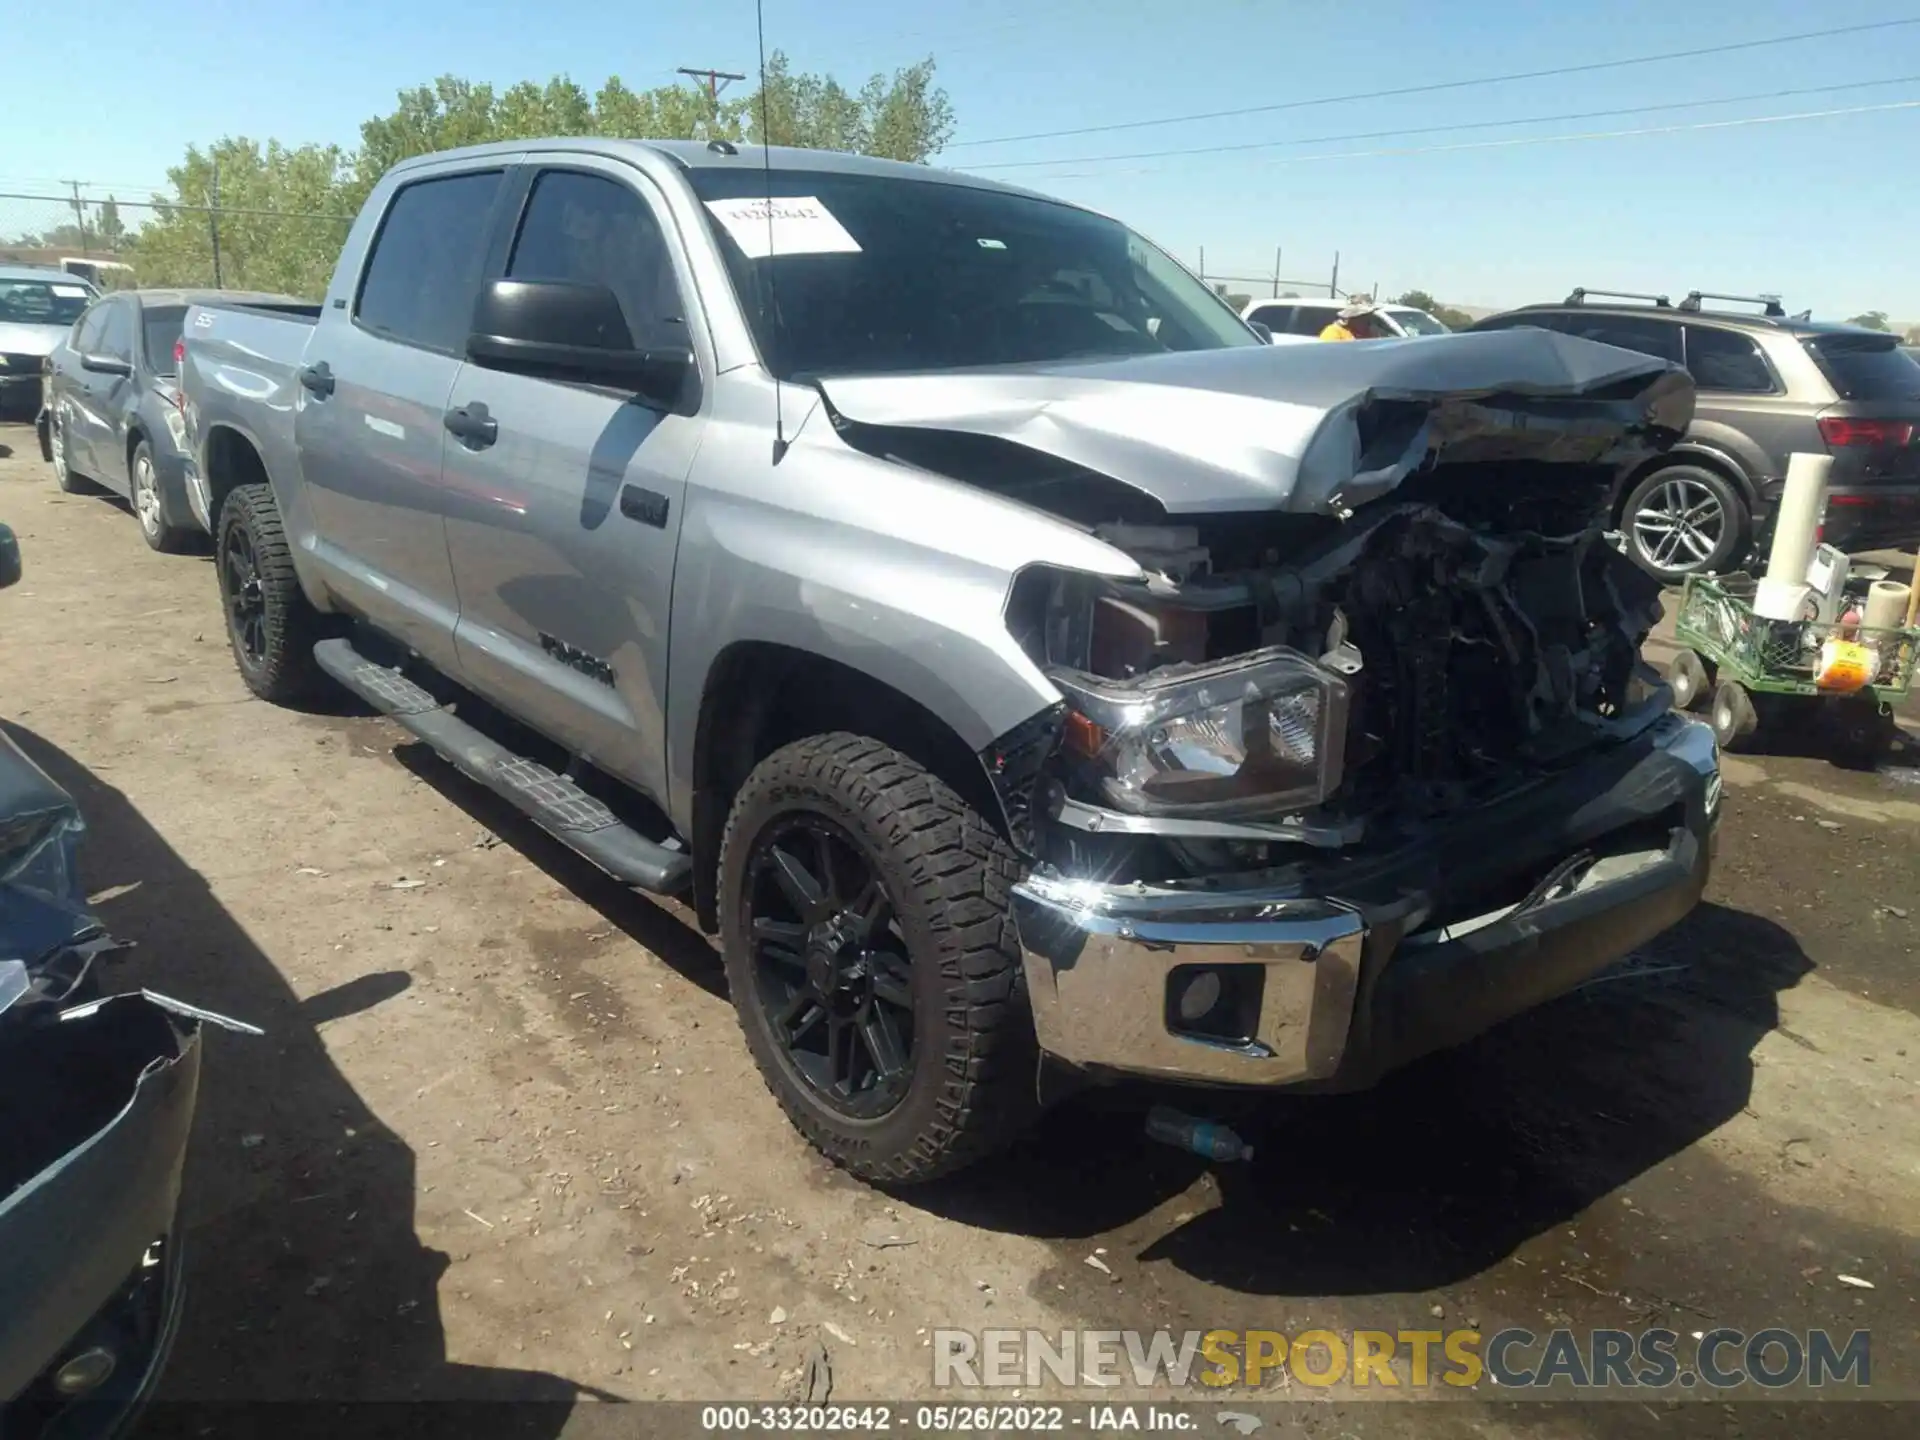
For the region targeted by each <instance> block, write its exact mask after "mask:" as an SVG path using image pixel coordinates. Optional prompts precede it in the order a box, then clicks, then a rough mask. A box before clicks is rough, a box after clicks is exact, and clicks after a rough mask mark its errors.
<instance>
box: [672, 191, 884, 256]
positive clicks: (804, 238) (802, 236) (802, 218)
mask: <svg viewBox="0 0 1920 1440" xmlns="http://www.w3.org/2000/svg"><path fill="white" fill-rule="evenodd" d="M707 209H709V210H711V211H712V212H713V218H714V219H716V220H718V221H719V222H720V223H721V224H722V225H724V226H726V227H727V234H729V235H731V236H732V237H733V240H734V243H735V244H736V245H738V246H739V247H740V249H741V250H742V251H743V252H744V253H745V254H746V257H747V258H748V259H749V260H764V259H765V258H766V257H767V256H769V255H843V254H857V253H858V252H859V249H860V242H859V241H857V240H855V239H854V238H853V236H851V235H849V234H848V233H847V227H846V226H844V225H842V224H841V223H840V221H839V219H838V218H837V217H836V216H835V215H834V213H833V212H832V211H831V210H829V209H827V207H826V206H825V205H822V204H821V203H820V202H819V201H818V200H817V199H815V198H814V197H813V196H811V195H776V196H774V197H773V199H772V200H709V201H707Z"/></svg>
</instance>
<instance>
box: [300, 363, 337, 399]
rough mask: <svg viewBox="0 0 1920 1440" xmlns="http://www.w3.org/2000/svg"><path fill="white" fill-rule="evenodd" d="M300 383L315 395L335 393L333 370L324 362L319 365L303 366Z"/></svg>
mask: <svg viewBox="0 0 1920 1440" xmlns="http://www.w3.org/2000/svg"><path fill="white" fill-rule="evenodd" d="M300 383H301V384H302V385H304V386H305V387H306V388H307V390H308V391H309V393H311V394H314V395H331V394H332V393H333V369H332V367H331V366H329V365H328V364H327V362H326V361H324V360H322V361H321V362H320V363H319V364H317V365H307V366H303V367H302V368H301V371H300Z"/></svg>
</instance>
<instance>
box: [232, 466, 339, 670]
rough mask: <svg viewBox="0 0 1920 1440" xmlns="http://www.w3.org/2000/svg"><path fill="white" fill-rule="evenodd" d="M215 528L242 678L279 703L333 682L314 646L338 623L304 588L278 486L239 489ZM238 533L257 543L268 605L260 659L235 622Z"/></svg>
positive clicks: (256, 559)
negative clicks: (233, 572) (233, 555)
mask: <svg viewBox="0 0 1920 1440" xmlns="http://www.w3.org/2000/svg"><path fill="white" fill-rule="evenodd" d="M215 530H216V534H217V535H218V539H217V541H216V543H215V552H214V570H215V572H216V573H217V574H218V576H219V578H220V605H221V609H222V611H223V613H224V616H225V620H226V626H227V641H228V643H229V644H230V645H231V646H232V649H233V660H234V664H235V665H237V666H238V667H239V669H240V678H241V679H242V680H244V681H246V682H247V688H248V689H249V690H251V691H252V692H253V693H254V694H255V695H258V696H259V697H260V698H261V699H262V700H267V701H271V702H272V703H273V704H276V705H286V704H291V703H294V702H296V701H299V700H303V699H307V698H309V697H311V696H313V695H315V694H317V693H319V692H320V691H321V690H322V689H324V688H325V686H326V684H327V683H328V682H327V677H326V673H325V672H324V671H323V670H321V668H320V666H319V663H318V662H317V661H315V659H314V658H313V647H314V644H315V643H316V642H317V641H320V640H323V639H325V638H327V636H328V635H329V634H331V633H332V627H331V626H330V625H329V624H328V623H327V617H326V616H324V615H322V614H321V613H320V612H319V611H318V610H315V609H314V608H313V605H312V604H311V602H309V601H308V599H307V597H306V595H305V594H304V593H303V592H302V591H301V589H300V580H299V577H298V576H297V575H295V574H294V570H293V554H292V549H291V547H290V546H289V545H288V544H287V537H286V531H285V530H284V529H283V528H282V526H281V524H280V507H279V506H278V505H276V504H275V503H274V499H273V490H272V488H271V487H269V486H267V485H264V484H254V485H241V486H239V487H237V488H236V489H234V490H233V492H232V493H231V494H229V495H228V496H227V498H226V502H225V503H224V504H223V505H222V506H221V507H220V515H219V518H218V520H217V521H216V522H215ZM237 535H244V536H245V537H246V539H247V541H248V542H249V543H250V545H251V547H252V552H253V557H254V567H255V570H256V572H257V574H258V576H259V580H260V594H261V599H262V601H263V602H264V607H265V631H266V635H265V639H266V644H265V649H264V654H262V655H261V656H260V657H259V659H258V660H255V659H254V658H252V657H250V656H249V655H248V654H247V653H246V647H245V645H244V644H243V643H242V641H241V638H240V634H239V632H238V631H237V629H236V628H235V621H234V606H233V596H232V595H231V594H230V593H229V584H230V576H229V573H228V564H227V561H228V555H229V551H230V549H231V548H232V546H233V545H234V543H235V540H236V536H237Z"/></svg>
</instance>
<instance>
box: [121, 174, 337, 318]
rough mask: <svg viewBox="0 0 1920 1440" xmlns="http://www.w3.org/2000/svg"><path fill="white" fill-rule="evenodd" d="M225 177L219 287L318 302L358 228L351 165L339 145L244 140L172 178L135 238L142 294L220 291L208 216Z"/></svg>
mask: <svg viewBox="0 0 1920 1440" xmlns="http://www.w3.org/2000/svg"><path fill="white" fill-rule="evenodd" d="M216 168H217V170H218V175H219V181H218V191H219V198H220V215H219V230H220V279H221V282H222V283H223V284H225V285H226V286H227V287H228V288H229V289H237V290H278V291H285V292H287V293H290V294H295V295H317V294H319V293H320V292H321V291H323V290H324V289H325V288H326V284H327V279H328V277H329V276H330V275H332V273H333V262H334V259H335V258H336V257H337V256H338V255H339V253H340V245H341V242H342V241H343V240H345V239H346V235H347V230H348V227H349V226H350V225H351V224H352V212H351V211H350V210H349V209H347V208H346V207H345V206H343V204H342V203H341V199H342V193H343V188H344V187H345V186H346V185H347V184H348V183H349V180H350V177H351V165H350V161H349V159H348V157H347V156H346V155H345V154H344V153H343V152H342V151H341V150H340V149H339V147H338V146H333V145H302V146H300V147H299V148H297V149H288V148H287V147H286V146H284V145H282V144H280V142H279V141H277V140H269V141H268V142H267V143H266V145H265V146H264V147H263V146H261V145H260V144H258V143H257V142H255V141H253V140H248V139H244V138H240V139H227V140H221V141H219V142H218V143H217V144H214V145H211V146H209V147H208V148H207V149H206V150H204V151H203V150H201V149H199V148H198V147H197V146H196V147H191V148H189V149H188V151H187V158H186V159H185V160H183V161H182V162H181V163H180V164H179V165H176V166H175V167H174V168H173V169H171V170H169V171H168V172H167V179H168V181H169V182H170V183H171V185H172V187H173V193H172V195H170V196H160V195H156V196H155V197H154V203H155V205H156V206H157V207H158V208H157V209H156V210H155V212H154V215H153V218H152V219H150V220H149V221H148V222H147V223H146V224H145V225H143V226H141V227H140V229H139V230H138V231H137V232H136V233H135V234H134V235H133V236H132V237H131V238H130V241H129V244H128V247H127V248H128V251H129V258H130V259H131V260H132V262H133V265H134V269H135V272H136V273H137V274H138V275H139V277H140V283H141V284H142V285H189V286H204V285H212V284H213V283H214V273H213V246H212V223H211V219H210V215H209V209H208V207H209V206H210V204H211V202H212V197H213V195H214V192H215V178H214V177H215V171H216Z"/></svg>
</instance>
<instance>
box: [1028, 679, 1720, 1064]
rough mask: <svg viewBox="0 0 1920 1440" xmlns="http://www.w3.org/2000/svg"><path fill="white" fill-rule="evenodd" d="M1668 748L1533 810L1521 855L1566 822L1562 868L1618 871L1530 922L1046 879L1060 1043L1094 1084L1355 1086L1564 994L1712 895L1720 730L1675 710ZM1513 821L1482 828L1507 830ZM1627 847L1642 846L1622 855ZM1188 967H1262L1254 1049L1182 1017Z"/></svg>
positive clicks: (1036, 886)
mask: <svg viewBox="0 0 1920 1440" xmlns="http://www.w3.org/2000/svg"><path fill="white" fill-rule="evenodd" d="M1651 741H1652V743H1651V745H1650V746H1648V747H1646V749H1645V753H1644V754H1642V755H1641V756H1640V757H1639V758H1637V759H1634V760H1630V761H1627V762H1622V763H1620V764H1618V765H1617V766H1616V767H1615V770H1614V772H1613V773H1611V774H1610V775H1609V776H1608V777H1607V778H1606V780H1605V782H1604V783H1603V784H1600V785H1598V786H1591V785H1590V786H1589V787H1588V788H1589V790H1590V791H1591V792H1592V793H1589V794H1586V795H1585V796H1584V798H1582V799H1577V800H1576V799H1570V800H1569V801H1568V802H1567V804H1566V805H1565V806H1564V807H1563V806H1560V805H1559V804H1558V803H1557V802H1558V797H1548V798H1546V799H1545V800H1544V801H1543V800H1542V799H1541V798H1540V797H1535V798H1533V799H1532V800H1530V801H1529V802H1528V808H1526V809H1525V810H1524V812H1522V811H1521V810H1520V807H1515V810H1516V813H1515V815H1514V816H1513V820H1514V824H1515V826H1516V828H1515V830H1513V831H1511V832H1508V833H1509V834H1510V835H1511V836H1512V841H1511V843H1512V845H1513V848H1514V849H1515V851H1516V852H1518V850H1519V849H1520V848H1521V847H1522V846H1523V845H1525V844H1526V843H1528V841H1529V840H1530V839H1538V838H1539V836H1538V833H1537V832H1539V831H1540V830H1541V829H1542V828H1543V826H1545V825H1555V826H1558V827H1559V828H1558V829H1556V830H1555V831H1554V832H1553V834H1552V835H1550V836H1549V837H1548V839H1549V840H1550V841H1551V843H1554V844H1560V845H1562V846H1563V848H1562V849H1560V850H1559V852H1558V854H1557V855H1553V856H1552V859H1556V860H1557V859H1560V858H1564V857H1566V856H1570V855H1573V854H1576V853H1579V852H1580V851H1581V850H1582V849H1585V848H1589V847H1590V848H1592V849H1594V850H1595V851H1596V852H1600V857H1601V858H1598V859H1597V860H1596V861H1595V863H1593V864H1592V865H1591V866H1590V867H1589V868H1588V869H1587V870H1586V872H1585V873H1584V874H1582V875H1580V876H1579V877H1578V878H1577V879H1574V880H1570V881H1568V882H1567V883H1566V885H1565V886H1564V888H1562V889H1560V890H1556V891H1554V892H1553V894H1552V897H1551V898H1548V899H1544V900H1536V901H1535V902H1534V903H1531V904H1528V905H1527V906H1526V907H1525V909H1524V910H1522V909H1521V908H1520V907H1518V906H1513V905H1510V906H1506V907H1504V908H1502V909H1499V910H1495V911H1492V912H1489V913H1488V914H1486V915H1483V916H1476V917H1473V918H1472V919H1469V920H1464V921H1456V922H1455V923H1453V924H1451V925H1448V926H1443V927H1429V928H1427V929H1425V930H1424V931H1423V930H1421V929H1420V927H1421V926H1422V925H1423V924H1424V923H1425V917H1426V913H1427V911H1426V901H1425V900H1424V899H1422V898H1421V897H1418V896H1413V897H1411V898H1409V897H1406V896H1405V895H1404V894H1403V896H1402V897H1401V898H1400V899H1398V900H1395V901H1389V902H1382V901H1380V900H1379V899H1378V898H1377V896H1376V897H1375V898H1374V899H1369V900H1362V899H1349V898H1346V897H1341V898H1330V897H1325V898H1323V897H1314V896H1303V895H1302V894H1301V893H1300V891H1299V890H1298V888H1297V887H1296V888H1294V889H1290V890H1282V889H1280V888H1278V887H1268V888H1264V889H1263V888H1259V887H1257V886H1256V887H1249V888H1231V887H1230V886H1228V885H1226V884H1222V885H1221V886H1219V887H1216V888H1207V889H1197V888H1196V889H1188V888H1175V887H1170V886H1159V887H1155V886H1145V885H1110V884H1103V883H1100V882H1096V881H1089V880H1078V879H1072V878H1065V877H1061V876H1058V875H1044V874H1035V875H1032V876H1029V877H1028V878H1027V879H1025V880H1023V881H1022V882H1020V883H1019V884H1018V885H1016V886H1015V887H1014V914H1015V917H1016V919H1017V921H1018V924H1019V928H1020V939H1021V947H1022V950H1023V952H1024V957H1025V974H1026V980H1027V989H1028V995H1029V998H1030V1001H1031V1005H1032V1009H1033V1017H1034V1026H1035V1030H1036V1032H1037V1034H1038V1038H1039V1041H1040V1045H1041V1048H1042V1049H1043V1050H1045V1051H1046V1052H1047V1053H1048V1054H1050V1055H1053V1056H1055V1057H1057V1058H1059V1059H1061V1060H1064V1061H1066V1062H1068V1063H1069V1064H1072V1065H1075V1066H1078V1067H1081V1068H1083V1069H1089V1070H1102V1071H1113V1072H1117V1073H1125V1074H1133V1075H1143V1076H1153V1077H1159V1078H1162V1079H1177V1080H1185V1081H1195V1082H1200V1083H1211V1084H1222V1085H1248V1086H1308V1087H1312V1088H1348V1087H1350V1086H1353V1085H1357V1084H1364V1083H1369V1082H1370V1080H1371V1079H1372V1078H1375V1077H1377V1076H1378V1074H1380V1073H1381V1072H1383V1071H1384V1070H1386V1069H1391V1068H1394V1067H1396V1066H1397V1065H1399V1064H1403V1063H1405V1062H1406V1061H1407V1060H1410V1059H1413V1058H1415V1057H1417V1056H1418V1055H1421V1054H1425V1053H1428V1052H1429V1051H1432V1050H1434V1049H1438V1048H1442V1047H1443V1046H1446V1045H1450V1044H1456V1043H1460V1042H1461V1041H1463V1040H1466V1039H1469V1038H1471V1037H1472V1036H1473V1035H1474V1034H1477V1033H1479V1032H1480V1031H1482V1030H1485V1029H1486V1028H1488V1027H1489V1026H1491V1025H1493V1024H1496V1023H1498V1022H1499V1021H1500V1020H1502V1019H1505V1018H1507V1017H1508V1016H1511V1015H1514V1014H1518V1013H1519V1012H1520V1011H1522V1010H1526V1009H1529V1008H1531V1007H1532V1006H1534V1005H1537V1004H1540V1003H1541V1002H1543V1001H1545V1000H1547V999H1551V998H1552V997H1553V996H1555V995H1558V994H1561V993H1564V992H1565V991H1566V990H1568V989H1571V988H1572V987H1573V986H1574V985H1577V984H1579V983H1580V982H1581V981H1582V980H1584V979H1587V978H1588V977H1590V976H1591V975H1593V974H1594V973H1596V972H1597V971H1599V970H1602V969H1604V968H1605V967H1606V966H1608V965H1610V964H1612V963H1613V962H1614V961H1615V960H1618V959H1619V958H1621V957H1622V956H1624V955H1625V954H1627V953H1628V952H1629V951H1631V950H1632V949H1634V948H1635V947H1636V946H1638V945H1641V944H1644V943H1645V942H1646V941H1648V940H1650V939H1651V938H1652V937H1653V936H1654V935H1657V934H1658V933H1660V932H1661V931H1662V930H1664V929H1666V928H1667V927H1668V926H1670V925H1672V924H1673V923H1674V922H1675V921H1677V920H1678V919H1680V918H1681V917H1682V916H1683V915H1685V914H1686V912H1687V911H1688V910H1690V909H1691V908H1692V907H1693V905H1694V904H1695V903H1696V902H1697V901H1698V899H1699V896H1700V892H1701V890H1702V889H1703V888H1704V887H1705V885H1706V880H1707V874H1708V870H1709V868H1710V865H1711V860H1712V852H1713V840H1714V829H1715V824H1716V821H1717V819H1718V811H1719V805H1720V785H1721V782H1720V771H1719V763H1718V754H1717V751H1716V749H1715V746H1714V743H1713V732H1712V731H1711V730H1710V729H1709V728H1708V727H1706V726H1705V725H1702V724H1700V723H1699V722H1698V721H1694V720H1688V719H1685V718H1683V717H1681V716H1678V715H1669V716H1666V717H1663V718H1662V719H1661V720H1660V721H1659V722H1657V723H1656V726H1655V728H1654V730H1653V731H1652V732H1651ZM1574 778H1575V779H1576V780H1578V779H1581V778H1582V777H1577V776H1576V777H1574ZM1497 809H1498V807H1496V810H1497ZM1542 816H1551V817H1553V818H1552V819H1551V820H1550V821H1543V820H1542V819H1541V818H1540V817H1542ZM1661 817H1667V818H1670V819H1671V820H1672V824H1671V826H1670V827H1663V826H1661V825H1659V824H1657V823H1656V825H1655V827H1654V828H1655V829H1657V830H1659V831H1660V833H1661V835H1662V836H1663V837H1664V838H1663V839H1661V838H1655V839H1651V840H1649V839H1647V838H1646V837H1645V831H1646V823H1647V822H1649V821H1655V822H1658V821H1659V820H1660V819H1661ZM1500 819H1501V817H1500V816H1499V815H1497V814H1492V815H1489V816H1483V817H1481V821H1480V823H1486V822H1487V821H1491V822H1492V824H1491V827H1490V828H1491V830H1492V833H1494V834H1496V835H1497V834H1500V833H1502V832H1501V829H1500V824H1499V822H1500ZM1636 825H1637V826H1639V827H1640V828H1639V829H1638V830H1635V829H1632V828H1631V827H1634V826H1636ZM1528 827H1531V830H1532V831H1533V832H1535V833H1533V834H1531V835H1530V834H1529V833H1528ZM1609 835H1630V836H1633V837H1636V838H1633V839H1631V840H1622V841H1620V842H1619V843H1617V844H1614V845H1612V846H1609V845H1608V843H1607V838H1606V837H1608V836H1609ZM1466 843H1471V844H1473V845H1475V846H1476V847H1477V848H1481V849H1484V848H1486V842H1485V841H1484V839H1476V840H1473V841H1471V842H1466ZM1182 967H1200V968H1207V969H1219V970H1221V971H1222V972H1223V973H1225V970H1226V967H1233V968H1234V970H1235V971H1236V972H1237V973H1238V974H1240V975H1242V976H1245V975H1246V974H1247V973H1248V972H1247V971H1246V970H1244V969H1240V967H1259V975H1258V983H1257V984H1254V985H1250V986H1243V987H1242V988H1243V990H1244V991H1245V992H1246V993H1251V994H1253V995H1256V996H1257V1002H1256V1004H1255V1008H1254V1009H1253V1011H1252V1012H1251V1015H1250V1017H1249V1018H1250V1023H1248V1024H1247V1025H1245V1026H1244V1027H1242V1028H1241V1029H1240V1030H1239V1032H1238V1034H1237V1038H1234V1039H1219V1038H1213V1037H1211V1036H1206V1035H1202V1034H1199V1033H1196V1030H1195V1029H1194V1028H1191V1027H1190V1026H1189V1025H1188V1024H1187V1022H1184V1021H1178V1020H1176V1018H1175V1014H1176V1010H1175V993H1176V990H1177V987H1178V985H1179V984H1180V983H1181V981H1180V980H1179V979H1177V977H1176V974H1175V972H1176V971H1177V970H1180V971H1181V973H1182V975H1187V976H1190V975H1192V974H1193V973H1194V972H1193V971H1191V970H1182Z"/></svg>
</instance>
